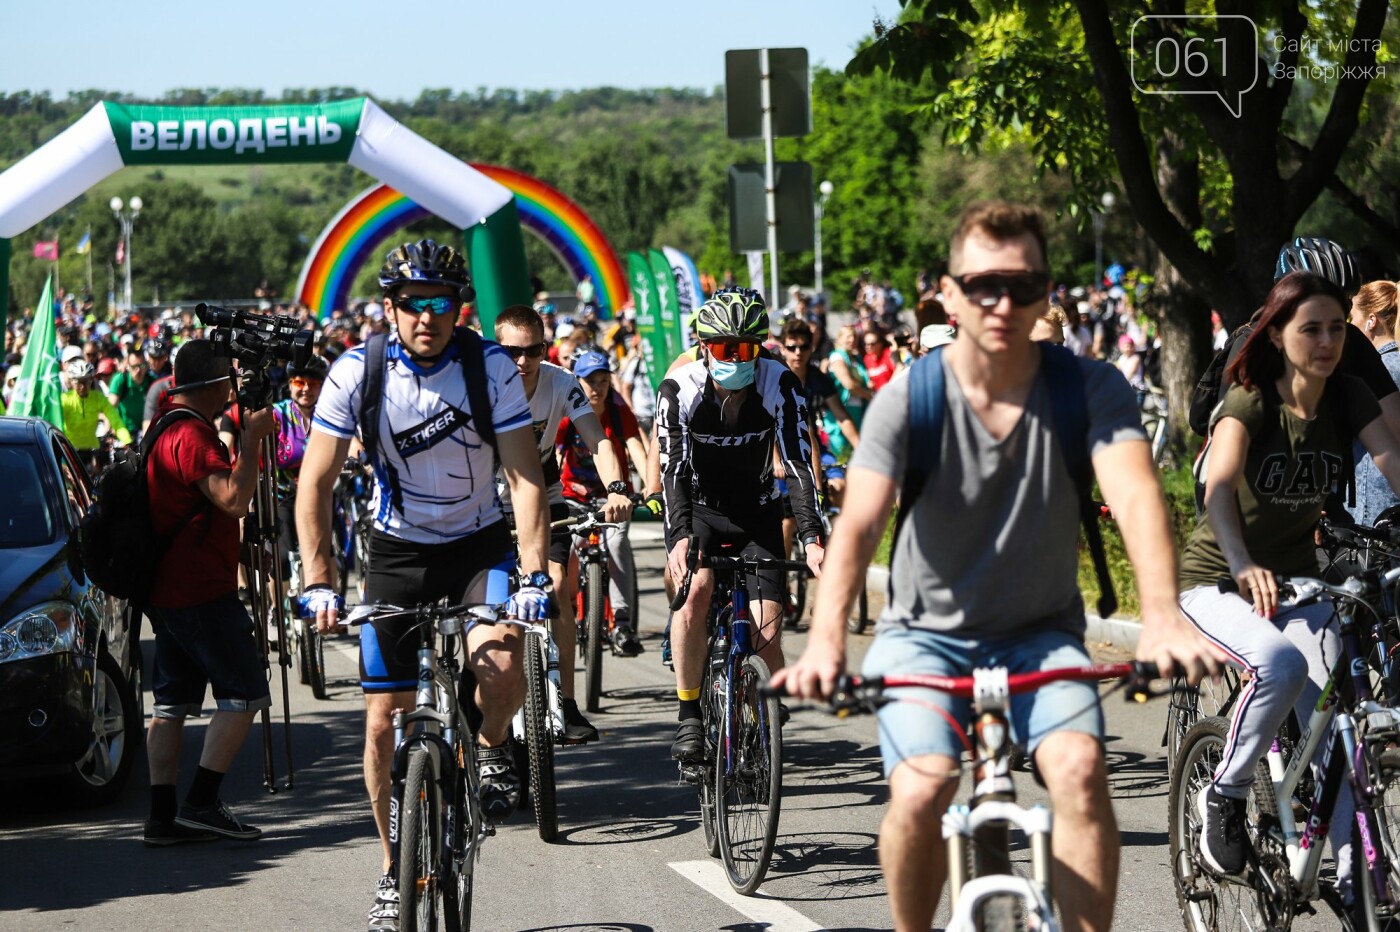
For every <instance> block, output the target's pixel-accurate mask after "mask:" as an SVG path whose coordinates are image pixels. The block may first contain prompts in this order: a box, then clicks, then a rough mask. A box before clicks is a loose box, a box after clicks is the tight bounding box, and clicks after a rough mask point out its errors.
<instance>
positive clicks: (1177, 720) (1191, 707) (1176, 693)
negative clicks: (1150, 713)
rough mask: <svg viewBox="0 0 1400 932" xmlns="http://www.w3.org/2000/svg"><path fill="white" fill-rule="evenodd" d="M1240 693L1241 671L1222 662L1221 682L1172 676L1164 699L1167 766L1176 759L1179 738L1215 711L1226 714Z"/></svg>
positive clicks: (1171, 764) (1227, 716)
mask: <svg viewBox="0 0 1400 932" xmlns="http://www.w3.org/2000/svg"><path fill="white" fill-rule="evenodd" d="M1239 694H1240V671H1239V670H1236V669H1235V668H1234V667H1232V666H1229V665H1228V664H1227V665H1226V666H1225V669H1224V671H1223V672H1222V673H1221V674H1220V682H1218V683H1217V682H1215V681H1214V680H1212V679H1209V678H1207V679H1204V680H1201V682H1200V684H1199V685H1197V686H1190V685H1187V683H1186V677H1184V676H1180V675H1177V676H1174V677H1172V692H1171V699H1170V701H1168V703H1167V767H1168V768H1169V769H1170V768H1171V767H1172V766H1173V765H1174V764H1175V763H1176V758H1177V754H1178V753H1179V752H1180V751H1181V739H1182V738H1184V737H1186V733H1187V732H1188V731H1190V730H1191V728H1192V727H1193V726H1194V725H1195V724H1196V723H1197V722H1198V721H1200V720H1201V719H1203V718H1209V717H1210V716H1212V715H1218V716H1220V717H1221V718H1229V717H1230V713H1231V712H1232V711H1233V710H1234V708H1235V700H1236V699H1237V698H1238V697H1239Z"/></svg>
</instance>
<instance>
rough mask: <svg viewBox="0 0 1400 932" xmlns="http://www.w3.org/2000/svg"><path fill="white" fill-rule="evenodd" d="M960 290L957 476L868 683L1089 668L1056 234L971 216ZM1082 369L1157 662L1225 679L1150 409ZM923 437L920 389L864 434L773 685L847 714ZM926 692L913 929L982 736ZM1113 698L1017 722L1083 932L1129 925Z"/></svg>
mask: <svg viewBox="0 0 1400 932" xmlns="http://www.w3.org/2000/svg"><path fill="white" fill-rule="evenodd" d="M949 269H950V273H951V274H950V275H945V276H943V278H942V280H941V286H942V291H943V297H944V306H945V307H946V308H947V309H948V312H949V316H950V318H954V319H956V320H957V322H958V324H959V325H960V329H959V332H958V337H957V340H956V341H955V342H954V343H953V344H952V345H951V346H949V347H947V349H946V350H944V352H943V358H942V365H944V367H945V375H946V388H945V414H944V423H943V436H942V438H941V441H940V442H941V450H942V455H941V457H940V460H939V467H938V469H937V471H936V472H935V473H933V474H932V475H930V476H929V478H928V480H927V482H926V483H925V484H924V487H923V489H922V491H921V493H920V495H919V498H918V500H917V501H916V502H914V503H913V505H912V508H911V509H910V511H909V514H908V517H907V520H906V521H905V522H904V524H903V526H902V527H901V529H900V533H899V536H898V539H897V540H896V541H895V545H894V553H893V555H892V556H893V563H892V565H893V566H894V567H895V570H896V572H894V573H892V574H891V575H892V578H893V579H894V580H895V584H894V589H893V597H892V599H891V604H890V606H889V607H888V608H887V609H886V610H885V612H884V614H883V615H882V616H881V618H880V624H879V628H878V629H877V637H876V640H875V644H874V646H873V647H872V648H871V650H870V653H869V654H868V656H867V658H866V665H865V670H864V672H865V673H867V674H880V673H932V674H943V675H952V676H958V675H967V674H970V673H971V672H972V669H973V668H974V667H986V666H1005V667H1007V668H1008V669H1009V670H1010V671H1011V672H1012V673H1021V672H1028V671H1031V670H1038V669H1054V668H1059V667H1067V666H1076V665H1079V664H1087V663H1088V662H1089V658H1088V655H1087V653H1086V652H1085V650H1084V643H1083V630H1084V605H1083V601H1082V599H1081V598H1080V595H1079V592H1078V588H1077V585H1076V565H1077V558H1076V555H1075V548H1076V544H1077V540H1078V526H1079V514H1078V509H1077V498H1076V493H1075V489H1074V485H1073V483H1072V482H1071V480H1070V477H1069V473H1068V470H1067V468H1066V466H1065V465H1064V458H1063V456H1062V455H1061V453H1060V451H1059V449H1058V447H1057V444H1058V442H1059V440H1058V438H1056V437H1055V436H1054V433H1053V429H1052V421H1053V418H1052V416H1051V410H1050V401H1049V397H1048V392H1049V390H1048V387H1047V385H1046V382H1045V380H1044V378H1043V377H1042V376H1041V374H1040V368H1041V364H1040V353H1039V349H1038V347H1037V346H1036V345H1035V344H1034V343H1032V342H1031V341H1030V331H1031V328H1032V327H1033V326H1034V324H1035V322H1036V320H1037V319H1038V318H1040V317H1041V316H1042V315H1043V314H1045V313H1046V311H1047V309H1048V296H1049V289H1050V278H1049V275H1048V273H1047V271H1046V262H1045V237H1044V233H1043V232H1042V227H1041V223H1040V217H1039V215H1038V214H1037V213H1036V212H1035V211H1034V210H1033V209H1031V208H1028V207H1023V206H1020V205H1014V204H1006V203H986V204H979V205H974V206H973V207H971V208H969V209H968V210H967V211H966V212H964V214H963V216H962V218H961V220H960V222H959V224H958V228H957V231H956V232H955V233H954V236H953V242H952V248H951V250H950V253H949ZM1077 364H1078V365H1079V366H1080V369H1081V372H1082V373H1083V375H1084V377H1085V382H1086V386H1087V392H1088V401H1089V445H1090V453H1091V458H1092V462H1093V465H1094V469H1095V472H1096V474H1097V475H1098V478H1099V487H1100V490H1101V491H1102V492H1103V495H1104V498H1105V499H1106V500H1107V502H1108V504H1109V506H1110V507H1111V508H1112V510H1113V512H1114V515H1115V517H1116V518H1117V520H1118V524H1119V527H1120V529H1121V530H1122V533H1123V538H1124V541H1125V543H1126V544H1127V548H1128V553H1129V554H1130V556H1131V557H1132V560H1133V569H1134V571H1135V572H1136V573H1137V584H1138V592H1139V594H1140V599H1141V603H1142V615H1143V632H1142V637H1141V639H1140V641H1139V649H1138V656H1139V657H1140V658H1141V659H1143V660H1149V661H1153V662H1155V663H1157V664H1158V666H1159V667H1161V668H1162V669H1163V671H1164V673H1165V672H1168V671H1170V670H1171V669H1173V668H1174V667H1180V668H1182V669H1184V671H1185V672H1186V673H1187V675H1188V677H1189V678H1190V679H1191V680H1192V682H1194V681H1196V680H1197V679H1199V678H1200V676H1202V675H1203V673H1205V672H1207V671H1210V672H1215V671H1217V670H1218V664H1219V662H1220V660H1221V659H1223V658H1221V657H1220V656H1219V654H1218V653H1217V652H1216V651H1215V649H1214V648H1213V647H1211V646H1210V645H1209V644H1207V643H1206V642H1205V641H1204V639H1202V638H1201V637H1200V636H1199V635H1197V633H1196V632H1195V630H1194V629H1193V628H1192V627H1191V626H1190V624H1189V622H1187V621H1186V619H1185V618H1184V617H1183V616H1182V615H1181V612H1180V609H1179V608H1178V607H1177V602H1176V595H1177V591H1176V553H1175V547H1174V544H1173V540H1172V536H1171V531H1170V527H1169V524H1168V520H1167V511H1166V506H1165V502H1164V500H1163V498H1162V492H1161V487H1160V485H1159V483H1158V478H1157V473H1156V469H1155V467H1154V466H1153V464H1152V460H1151V456H1150V454H1149V451H1148V446H1147V443H1146V440H1145V438H1144V436H1143V434H1142V429H1141V427H1140V425H1139V424H1138V420H1137V413H1136V407H1135V404H1134V400H1133V396H1132V393H1131V392H1130V391H1129V390H1128V387H1127V384H1126V383H1125V382H1123V380H1122V377H1121V376H1119V375H1118V373H1117V372H1115V371H1114V370H1112V369H1110V368H1108V367H1107V366H1106V365H1104V364H1102V363H1098V362H1094V361H1090V360H1080V361H1078V362H1077ZM909 429H910V418H909V381H908V377H907V376H905V377H902V378H899V379H897V380H896V381H894V382H891V383H890V385H889V386H887V387H886V388H885V389H884V390H883V391H882V392H880V394H879V395H878V396H876V399H875V401H874V402H873V403H872V404H871V406H870V408H869V409H868V411H867V413H866V416H865V421H864V423H863V425H862V429H861V446H860V449H859V450H857V452H856V456H855V458H854V459H853V461H852V463H851V468H850V470H849V472H848V476H847V496H846V501H847V504H846V507H845V509H844V510H843V512H842V514H841V518H840V520H839V521H838V522H837V524H836V528H835V532H834V534H833V536H832V542H831V549H830V551H829V554H830V556H829V558H828V560H827V564H826V565H827V567H828V569H827V572H826V574H825V575H824V577H823V580H822V598H821V599H820V600H818V602H817V603H816V608H815V612H814V615H813V619H812V627H811V633H810V636H809V640H808V647H807V650H806V652H805V653H804V654H803V655H802V658H801V659H800V660H799V661H798V662H797V663H796V664H793V665H792V666H790V667H788V668H787V669H786V670H783V671H780V672H779V673H777V674H775V675H774V677H773V680H774V683H775V684H780V685H785V686H786V687H787V689H788V690H789V692H791V693H793V694H795V695H798V696H802V697H805V698H825V697H827V696H829V695H830V694H831V691H832V689H833V687H834V685H835V681H836V678H837V677H838V676H839V675H840V674H841V673H842V672H843V671H844V669H845V662H846V654H845V650H846V645H845V631H846V618H847V616H848V614H849V612H850V608H851V604H852V602H853V601H854V599H855V596H856V594H857V592H858V591H859V589H860V588H861V587H862V586H863V584H864V582H863V581H864V577H865V569H866V567H867V566H868V565H869V562H870V558H871V556H872V555H873V553H874V551H875V547H876V545H877V544H878V543H879V540H880V533H881V531H882V530H883V528H884V527H885V521H886V518H887V517H888V515H889V512H890V508H891V506H892V505H893V503H894V500H895V497H896V495H897V494H898V492H899V490H900V487H901V485H902V483H903V480H904V471H905V456H906V452H907V441H906V438H907V436H908V432H909ZM912 692H914V693H915V694H916V695H914V696H900V697H899V698H901V699H904V698H913V699H916V701H913V702H902V701H901V702H893V703H890V704H888V705H886V706H885V707H884V708H883V709H882V710H881V712H880V726H881V727H880V743H881V751H882V754H883V756H884V759H885V771H886V774H887V775H888V777H889V780H890V808H889V812H888V813H887V814H886V817H885V820H884V823H883V824H882V826H881V829H880V862H881V865H882V867H883V868H884V871H885V875H886V884H887V887H888V889H889V895H890V908H891V910H892V912H893V913H894V921H895V927H896V928H897V929H901V930H904V929H920V930H923V929H927V928H929V926H930V925H931V924H932V921H933V915H934V911H935V908H936V907H937V905H938V898H939V896H940V894H941V891H942V888H943V880H944V877H945V875H946V873H947V868H946V863H945V861H946V859H945V855H944V848H943V843H942V841H941V833H940V831H939V824H940V820H941V818H942V815H943V811H944V810H945V809H946V808H947V807H948V805H949V803H951V801H952V799H953V795H954V793H955V792H956V790H957V787H958V768H959V766H960V761H961V756H962V747H963V736H962V735H959V734H957V733H956V732H955V731H954V730H953V728H952V727H951V726H950V725H949V724H947V721H946V719H945V717H944V714H945V713H946V715H948V716H951V717H953V719H954V720H956V721H958V722H959V723H960V724H963V725H965V724H966V723H967V721H968V718H969V707H968V702H967V701H966V700H954V699H950V698H949V697H947V696H945V695H943V694H941V693H935V692H932V691H927V690H916V691H912ZM1097 698H1098V695H1097V691H1096V690H1095V689H1094V688H1093V687H1092V686H1091V685H1088V684H1083V683H1078V684H1075V683H1058V684H1055V685H1053V686H1050V687H1046V688H1043V689H1041V690H1040V691H1038V692H1036V693H1034V694H1031V697H1030V701H1026V702H1017V703H1014V704H1013V707H1012V710H1011V724H1012V727H1013V729H1014V730H1015V732H1016V733H1017V735H1018V737H1020V739H1021V740H1023V741H1024V742H1025V743H1026V744H1027V746H1028V747H1029V749H1030V751H1031V753H1032V754H1034V755H1035V758H1036V764H1037V766H1038V769H1039V772H1040V774H1041V776H1042V777H1043V779H1044V781H1045V785H1046V787H1047V788H1048V790H1049V791H1050V797H1051V801H1052V804H1053V806H1054V809H1055V818H1056V822H1057V825H1056V832H1055V836H1054V856H1055V859H1056V876H1055V884H1056V889H1057V890H1058V892H1059V897H1058V899H1059V902H1060V906H1061V911H1062V913H1063V916H1064V919H1065V928H1066V929H1108V928H1109V927H1110V925H1111V924H1112V919H1113V901H1114V893H1115V888H1116V886H1117V876H1118V847H1119V846H1118V833H1117V827H1116V825H1115V823H1114V819H1113V809H1112V807H1111V805H1110V803H1109V798H1108V783H1107V776H1106V772H1105V767H1104V760H1103V747H1102V735H1103V721H1102V714H1101V712H1100V710H1099V707H1098V702H1097ZM931 706H937V707H938V708H937V709H935V708H931ZM939 709H941V710H942V712H940V711H939ZM1042 750H1043V751H1044V753H1041V751H1042Z"/></svg>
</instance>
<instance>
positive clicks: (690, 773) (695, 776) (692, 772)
mask: <svg viewBox="0 0 1400 932" xmlns="http://www.w3.org/2000/svg"><path fill="white" fill-rule="evenodd" d="M680 771H681V781H682V782H684V783H688V784H690V785H691V786H700V785H702V784H703V783H704V782H705V777H706V773H705V765H704V764H689V763H682V764H681V765H680Z"/></svg>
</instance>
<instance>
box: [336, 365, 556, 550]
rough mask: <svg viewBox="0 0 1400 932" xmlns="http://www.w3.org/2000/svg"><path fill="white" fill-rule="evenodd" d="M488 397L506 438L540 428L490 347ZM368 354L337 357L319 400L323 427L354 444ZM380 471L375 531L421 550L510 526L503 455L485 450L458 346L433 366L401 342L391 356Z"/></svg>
mask: <svg viewBox="0 0 1400 932" xmlns="http://www.w3.org/2000/svg"><path fill="white" fill-rule="evenodd" d="M484 350H485V362H486V376H487V393H488V395H489V397H490V399H491V412H492V415H493V417H492V423H493V424H494V426H495V428H496V434H497V435H498V436H499V435H500V434H503V433H505V432H506V431H510V430H515V429H517V428H521V427H528V426H529V425H530V405H529V402H527V401H526V400H525V387H524V385H523V384H522V383H521V381H520V373H519V372H517V371H516V369H515V363H513V362H511V359H510V357H509V356H508V355H506V353H505V351H504V350H502V349H501V348H500V347H499V346H497V345H496V344H495V343H490V342H488V343H486V344H485V346H484ZM364 382H365V348H364V346H363V345H361V346H357V347H355V348H354V349H352V350H350V351H349V352H347V353H345V354H344V355H343V356H341V357H340V358H339V359H337V360H336V362H335V365H334V366H332V367H331V371H330V375H329V376H328V377H327V379H326V386H325V388H324V389H323V390H322V391H321V397H320V400H319V401H317V403H316V415H315V419H314V421H313V426H314V427H315V429H316V430H320V431H324V432H325V433H328V434H330V435H332V436H334V437H339V438H341V439H344V440H348V439H350V438H351V437H353V436H355V435H356V434H357V433H358V425H359V422H360V405H361V402H362V398H361V390H362V388H363V387H364ZM370 454H371V456H370V459H371V462H372V463H373V465H374V479H375V482H374V526H375V528H377V529H378V530H380V531H382V532H384V533H386V534H389V535H391V536H393V537H397V538H400V539H402V540H407V541H412V542H415V543H421V544H432V543H441V542H443V541H446V540H456V539H458V538H461V537H465V536H467V535H468V534H471V533H474V532H476V531H477V530H480V529H481V528H483V527H488V526H490V525H491V524H494V523H495V522H497V521H499V520H501V506H500V502H499V501H498V500H497V496H496V483H495V472H496V454H495V451H494V450H493V449H492V448H491V447H490V445H488V444H486V443H483V441H482V439H481V435H480V434H478V433H477V431H476V426H475V412H473V411H472V410H471V403H470V401H469V400H468V398H467V380H466V378H465V376H464V374H463V372H462V362H461V360H460V359H459V358H458V355H457V347H456V344H455V343H450V344H448V347H447V350H446V352H444V353H443V355H442V356H441V357H439V358H438V360H437V361H436V362H435V363H433V365H432V366H430V367H427V368H425V367H423V366H421V365H419V364H418V363H415V362H414V361H413V360H412V359H410V358H409V356H408V354H407V353H405V352H404V350H403V345H402V344H401V343H399V341H398V340H394V339H391V340H390V341H389V344H388V346H387V347H386V352H385V373H384V401H383V403H382V405H381V406H380V422H379V449H378V450H377V451H370Z"/></svg>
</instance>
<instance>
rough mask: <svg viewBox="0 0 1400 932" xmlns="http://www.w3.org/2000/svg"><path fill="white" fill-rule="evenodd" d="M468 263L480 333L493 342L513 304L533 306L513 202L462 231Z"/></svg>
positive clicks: (518, 212)
mask: <svg viewBox="0 0 1400 932" xmlns="http://www.w3.org/2000/svg"><path fill="white" fill-rule="evenodd" d="M462 235H463V237H464V238H465V239H466V245H467V262H468V264H470V266H471V269H472V285H473V287H475V288H476V316H477V319H478V320H480V321H481V332H482V333H483V334H484V335H485V336H486V338H487V339H493V337H492V334H493V333H494V332H495V329H496V317H497V316H498V315H499V314H500V313H501V311H504V310H505V309H506V308H508V307H510V306H511V305H512V304H523V305H525V306H526V307H529V306H530V302H531V301H533V300H534V295H532V294H531V293H530V274H529V267H528V266H527V265H526V262H525V238H524V237H523V236H521V235H520V211H519V209H518V208H517V207H516V206H515V199H514V198H511V200H510V201H509V202H508V203H507V204H506V206H504V207H502V208H501V209H500V210H498V211H496V212H495V213H494V214H492V215H491V216H489V217H487V218H486V220H485V221H484V222H482V223H478V224H476V225H475V226H472V227H468V228H467V229H466V230H465V231H464V232H463V234H462Z"/></svg>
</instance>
